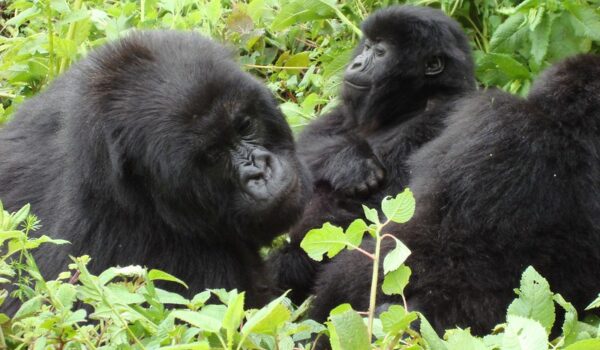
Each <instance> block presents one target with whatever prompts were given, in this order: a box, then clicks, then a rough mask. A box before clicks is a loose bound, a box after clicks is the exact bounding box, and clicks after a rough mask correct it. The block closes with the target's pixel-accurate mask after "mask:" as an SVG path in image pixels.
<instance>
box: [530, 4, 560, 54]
mask: <svg viewBox="0 0 600 350" xmlns="http://www.w3.org/2000/svg"><path fill="white" fill-rule="evenodd" d="M553 19H554V18H553V17H551V16H548V15H547V14H545V15H544V16H543V17H542V19H541V22H540V23H539V25H537V26H536V28H535V30H533V31H532V32H530V33H529V38H530V40H531V56H532V57H533V59H534V61H535V63H536V64H537V65H538V66H539V65H540V64H541V63H542V61H543V59H544V57H546V53H547V52H548V46H549V45H550V32H551V31H552V22H553Z"/></svg>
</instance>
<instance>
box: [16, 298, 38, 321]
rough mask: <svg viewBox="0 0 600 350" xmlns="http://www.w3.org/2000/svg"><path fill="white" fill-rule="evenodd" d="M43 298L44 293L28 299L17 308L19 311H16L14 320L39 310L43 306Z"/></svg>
mask: <svg viewBox="0 0 600 350" xmlns="http://www.w3.org/2000/svg"><path fill="white" fill-rule="evenodd" d="M43 300H44V299H43V295H37V296H35V297H33V298H31V299H29V300H27V301H26V302H24V303H23V305H21V307H20V308H19V310H17V312H16V313H15V316H14V317H13V320H18V319H20V318H23V317H26V316H29V315H32V314H34V313H35V312H37V311H39V310H40V308H41V307H42V301H43Z"/></svg>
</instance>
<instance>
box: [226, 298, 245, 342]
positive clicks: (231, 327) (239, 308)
mask: <svg viewBox="0 0 600 350" xmlns="http://www.w3.org/2000/svg"><path fill="white" fill-rule="evenodd" d="M244 296H245V293H244V292H242V293H240V294H238V295H237V296H236V297H235V298H232V299H233V300H231V299H230V300H229V305H227V311H226V312H225V317H223V328H225V331H226V332H227V344H228V345H229V346H232V345H233V339H234V335H235V333H236V331H237V329H238V327H239V326H240V324H241V323H242V320H243V319H244Z"/></svg>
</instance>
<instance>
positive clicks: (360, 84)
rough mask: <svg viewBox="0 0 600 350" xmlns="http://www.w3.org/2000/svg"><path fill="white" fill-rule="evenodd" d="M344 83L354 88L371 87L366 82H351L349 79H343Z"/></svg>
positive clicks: (363, 88)
mask: <svg viewBox="0 0 600 350" xmlns="http://www.w3.org/2000/svg"><path fill="white" fill-rule="evenodd" d="M344 84H346V85H347V86H349V87H351V88H353V89H355V90H369V89H371V85H370V84H367V83H356V82H351V81H350V80H344Z"/></svg>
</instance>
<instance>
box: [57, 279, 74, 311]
mask: <svg viewBox="0 0 600 350" xmlns="http://www.w3.org/2000/svg"><path fill="white" fill-rule="evenodd" d="M55 296H56V299H57V300H58V301H59V302H60V305H62V306H63V307H64V310H71V308H73V303H74V302H75V298H76V296H77V289H76V288H75V286H74V285H72V284H69V283H64V284H61V285H60V287H58V290H57V291H56V294H55Z"/></svg>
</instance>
